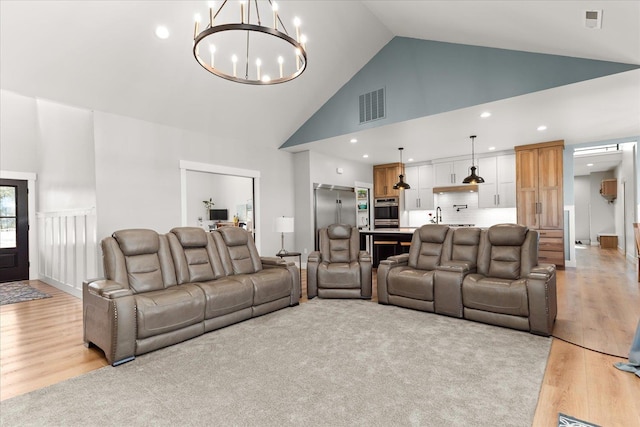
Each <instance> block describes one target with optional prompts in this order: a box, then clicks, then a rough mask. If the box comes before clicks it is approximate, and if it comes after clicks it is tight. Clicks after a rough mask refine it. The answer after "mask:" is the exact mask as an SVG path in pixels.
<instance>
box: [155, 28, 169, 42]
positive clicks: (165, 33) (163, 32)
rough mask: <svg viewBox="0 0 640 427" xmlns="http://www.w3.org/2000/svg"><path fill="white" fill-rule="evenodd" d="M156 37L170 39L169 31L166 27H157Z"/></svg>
mask: <svg viewBox="0 0 640 427" xmlns="http://www.w3.org/2000/svg"><path fill="white" fill-rule="evenodd" d="M156 36H157V37H158V38H159V39H163V40H164V39H167V38H169V29H168V28H167V27H165V26H164V25H158V26H157V27H156Z"/></svg>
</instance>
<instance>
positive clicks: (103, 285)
mask: <svg viewBox="0 0 640 427" xmlns="http://www.w3.org/2000/svg"><path fill="white" fill-rule="evenodd" d="M85 283H86V286H87V290H88V291H89V292H90V293H92V294H94V295H97V296H100V297H103V298H107V299H115V298H121V297H124V296H127V295H133V291H132V290H131V289H128V288H125V287H124V285H123V284H121V283H118V282H114V281H113V280H107V279H96V280H92V281H87V282H85Z"/></svg>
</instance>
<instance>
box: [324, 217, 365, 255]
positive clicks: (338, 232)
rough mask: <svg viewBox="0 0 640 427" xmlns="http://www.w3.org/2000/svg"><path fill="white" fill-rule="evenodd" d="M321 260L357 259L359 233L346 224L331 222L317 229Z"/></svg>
mask: <svg viewBox="0 0 640 427" xmlns="http://www.w3.org/2000/svg"><path fill="white" fill-rule="evenodd" d="M319 234H320V253H321V254H322V260H323V261H327V262H330V263H334V262H345V263H349V262H353V261H357V260H358V252H359V250H360V233H359V232H358V229H357V228H355V227H352V226H350V225H347V224H331V225H330V226H329V227H327V228H323V229H320V230H319Z"/></svg>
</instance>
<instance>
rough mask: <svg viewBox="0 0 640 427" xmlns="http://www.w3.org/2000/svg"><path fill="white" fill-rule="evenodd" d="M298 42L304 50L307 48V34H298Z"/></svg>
mask: <svg viewBox="0 0 640 427" xmlns="http://www.w3.org/2000/svg"><path fill="white" fill-rule="evenodd" d="M300 44H301V45H302V48H303V49H304V50H307V36H305V35H304V34H303V35H301V36H300Z"/></svg>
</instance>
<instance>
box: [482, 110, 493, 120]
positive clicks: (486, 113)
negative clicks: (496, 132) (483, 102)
mask: <svg viewBox="0 0 640 427" xmlns="http://www.w3.org/2000/svg"><path fill="white" fill-rule="evenodd" d="M480 117H482V118H483V119H486V118H487V117H491V113H490V112H488V111H485V112H484V113H482V114H480Z"/></svg>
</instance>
